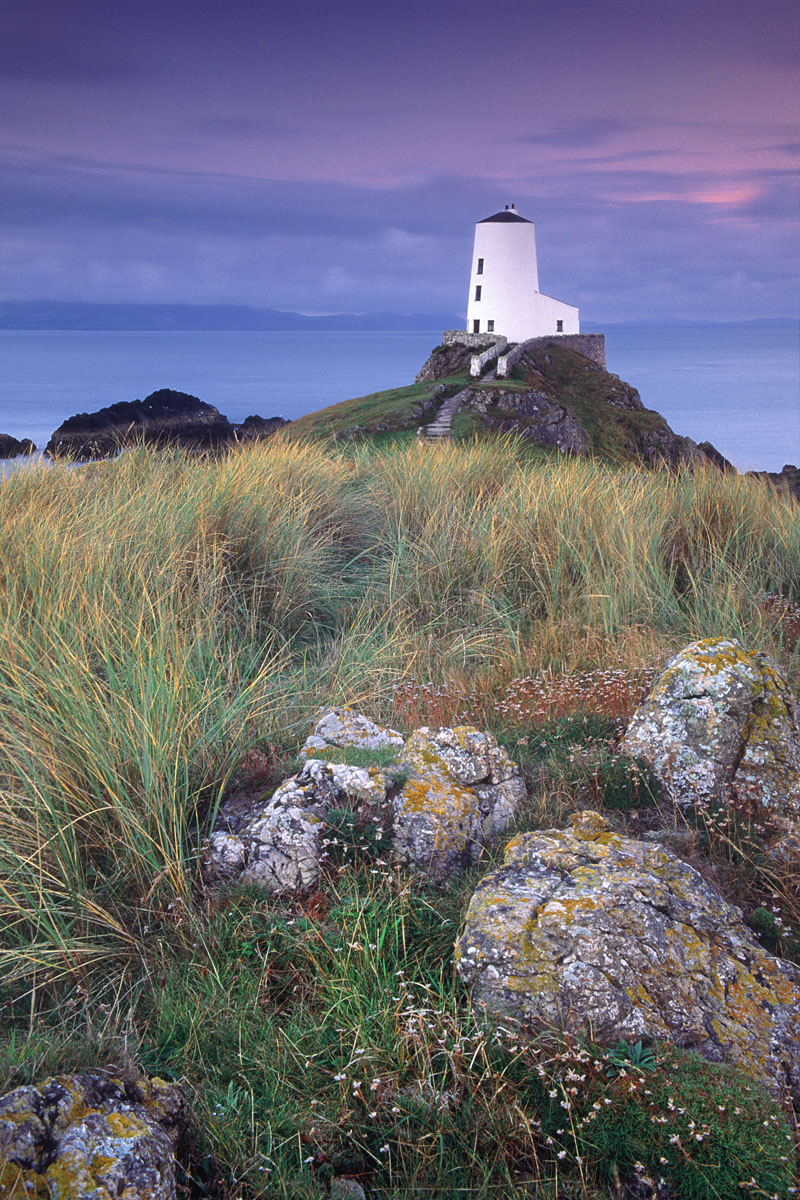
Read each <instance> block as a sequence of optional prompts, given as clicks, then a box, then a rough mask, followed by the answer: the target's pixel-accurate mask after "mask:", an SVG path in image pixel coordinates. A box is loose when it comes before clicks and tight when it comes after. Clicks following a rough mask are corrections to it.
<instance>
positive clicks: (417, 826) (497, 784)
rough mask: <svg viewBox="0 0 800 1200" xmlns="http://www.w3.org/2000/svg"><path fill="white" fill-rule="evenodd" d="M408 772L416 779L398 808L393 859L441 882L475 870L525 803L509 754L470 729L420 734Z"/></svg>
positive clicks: (407, 753)
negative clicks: (484, 852)
mask: <svg viewBox="0 0 800 1200" xmlns="http://www.w3.org/2000/svg"><path fill="white" fill-rule="evenodd" d="M400 765H401V766H403V767H405V768H407V769H408V770H409V771H410V772H411V777H410V778H409V779H408V781H407V782H406V783H405V784H404V786H403V787H402V788H401V790H400V792H399V793H398V795H396V796H395V797H394V799H393V801H392V809H393V816H392V834H393V842H392V852H393V854H394V856H395V858H396V859H398V860H399V861H401V862H404V863H407V864H408V865H410V866H413V867H415V868H416V869H417V870H419V871H422V872H423V873H424V874H425V875H426V876H427V877H428V878H429V879H430V880H431V881H432V882H433V883H438V884H441V883H446V882H447V881H448V880H450V879H451V878H452V877H453V876H454V875H456V874H458V873H459V872H461V871H463V870H464V869H465V868H466V867H468V866H470V865H471V864H472V863H474V862H475V861H476V860H477V859H478V858H479V856H480V854H481V852H482V850H483V849H484V847H485V846H487V845H488V844H489V843H490V842H491V841H492V840H493V839H494V838H496V837H497V836H498V835H499V834H501V833H502V832H503V831H504V830H505V829H507V828H508V826H509V825H510V824H511V822H512V821H513V820H514V817H515V816H516V814H517V812H518V810H519V808H520V806H521V804H522V802H523V801H524V799H525V783H524V780H523V779H522V776H521V775H520V772H519V769H518V768H517V767H516V765H515V764H514V763H513V762H512V761H511V759H510V758H509V756H508V754H507V753H506V752H505V750H503V748H502V747H501V746H498V744H497V742H496V741H495V740H494V738H493V737H492V736H491V734H488V733H481V732H480V731H479V730H478V729H474V728H473V727H472V726H470V725H460V726H456V728H454V729H450V728H446V727H444V728H440V729H428V728H426V727H424V726H423V727H422V728H421V729H417V730H416V731H415V732H414V733H413V734H412V735H411V737H410V738H409V739H408V742H407V743H406V747H405V750H404V752H403V755H402V757H401V759H400Z"/></svg>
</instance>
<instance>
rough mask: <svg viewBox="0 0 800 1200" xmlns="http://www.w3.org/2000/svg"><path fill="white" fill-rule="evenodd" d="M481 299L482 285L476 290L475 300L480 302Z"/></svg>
mask: <svg viewBox="0 0 800 1200" xmlns="http://www.w3.org/2000/svg"><path fill="white" fill-rule="evenodd" d="M480 298H481V285H480V284H478V286H477V287H476V288H475V299H476V300H480Z"/></svg>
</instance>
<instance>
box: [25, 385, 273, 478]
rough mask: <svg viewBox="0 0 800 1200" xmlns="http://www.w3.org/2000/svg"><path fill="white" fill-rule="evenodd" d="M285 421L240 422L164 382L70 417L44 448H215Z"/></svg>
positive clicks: (72, 451) (70, 453)
mask: <svg viewBox="0 0 800 1200" xmlns="http://www.w3.org/2000/svg"><path fill="white" fill-rule="evenodd" d="M287 423H288V422H286V421H285V420H284V418H283V417H258V416H250V417H247V418H246V420H245V421H243V422H242V424H240V425H236V424H233V423H232V422H231V421H229V420H228V418H227V417H226V416H223V414H222V413H220V411H219V409H217V408H214V406H213V405H211V404H206V403H205V402H204V401H203V400H200V399H199V398H198V397H197V396H191V395H189V394H188V393H186V392H176V391H173V390H172V389H171V388H162V389H161V390H160V391H157V392H151V394H150V395H149V396H147V397H145V399H144V400H131V401H121V402H119V403H117V404H111V405H109V406H108V407H107V408H101V409H99V410H98V411H97V412H93V413H77V414H76V415H75V416H72V417H69V418H68V419H67V420H66V421H64V422H63V423H62V424H61V425H59V427H58V429H56V431H55V432H54V433H53V435H52V437H51V438H50V440H49V442H48V443H47V445H46V447H45V454H47V455H49V456H50V457H51V458H69V459H73V460H78V459H82V460H85V459H97V458H110V457H113V455H115V454H118V453H119V451H120V450H122V449H124V448H126V447H128V446H133V445H137V444H142V443H144V444H146V445H148V446H155V447H162V448H163V447H165V446H182V447H184V448H185V449H187V450H190V451H194V452H208V451H217V450H220V449H223V448H225V447H229V446H232V445H236V444H238V443H241V442H247V441H253V440H256V439H261V438H264V437H269V436H270V434H272V433H274V432H275V430H276V429H280V428H281V427H282V426H283V425H285V424H287Z"/></svg>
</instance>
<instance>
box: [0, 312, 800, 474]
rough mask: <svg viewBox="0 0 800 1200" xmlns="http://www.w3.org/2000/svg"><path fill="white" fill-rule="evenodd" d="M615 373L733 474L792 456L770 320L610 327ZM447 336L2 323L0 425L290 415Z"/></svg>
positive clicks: (400, 369)
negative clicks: (170, 395) (152, 410)
mask: <svg viewBox="0 0 800 1200" xmlns="http://www.w3.org/2000/svg"><path fill="white" fill-rule="evenodd" d="M605 333H606V350H607V355H608V365H609V369H610V370H612V371H614V372H616V373H617V374H618V375H620V376H621V377H622V378H623V379H626V380H628V382H630V383H632V384H633V385H634V386H635V387H637V388H638V389H639V391H640V393H641V396H642V399H643V401H644V403H645V404H646V405H647V407H648V408H655V409H657V410H658V411H659V412H661V413H662V414H663V415H664V416H665V417H666V419H667V420H668V421H669V423H670V424H671V425H672V427H673V429H675V430H676V432H678V433H682V434H688V435H689V436H690V437H693V438H695V440H696V441H703V440H708V441H711V442H713V443H714V444H715V445H716V446H717V448H718V449H719V450H721V451H722V453H723V454H725V455H726V457H728V458H730V459H731V460H732V461H733V462H734V463H735V464H736V466H737V467H739V468H740V469H741V470H745V469H748V468H760V469H765V470H775V469H780V467H781V466H782V465H783V464H784V463H785V462H798V461H800V405H799V403H798V388H799V384H798V348H797V334H796V330H795V329H794V327H793V326H792V324H791V322H785V323H774V324H773V323H770V324H768V325H764V326H759V327H755V326H747V325H742V326H734V325H707V326H686V327H653V328H645V327H634V326H607V327H606V328H605ZM440 336H441V332H440V331H439V330H433V331H431V332H430V333H416V332H415V333H339V332H336V333H325V332H323V333H318V332H305V331H304V332H296V333H281V334H278V333H139V332H137V333H119V332H108V333H106V332H80V333H73V332H39V331H36V332H18V331H5V330H2V331H0V432H2V433H11V434H13V435H14V436H15V437H30V438H32V439H33V441H34V442H36V444H37V445H39V446H44V444H45V443H46V442H47V440H48V438H49V436H50V434H51V433H52V431H53V430H54V429H55V428H56V427H57V426H58V425H59V424H60V423H61V422H62V421H63V420H65V419H66V417H68V416H71V415H72V414H73V413H76V412H90V411H94V410H95V409H98V408H102V407H103V406H105V405H107V404H113V403H114V402H115V401H118V400H135V399H136V398H137V397H138V398H144V397H145V396H146V395H148V393H150V392H153V391H155V390H156V389H157V388H162V387H171V388H176V389H177V390H179V391H183V392H190V393H192V394H193V395H195V396H199V397H200V398H201V400H205V401H207V402H208V403H209V404H213V405H215V406H216V407H217V408H218V409H220V411H221V412H223V413H225V415H226V416H228V417H229V418H230V419H231V420H233V421H241V420H243V419H244V418H245V417H246V416H248V415H249V414H250V413H258V414H260V415H261V416H273V415H279V416H283V417H298V416H301V415H302V414H303V413H306V412H313V411H314V410H315V409H318V408H322V407H324V406H325V405H327V404H335V403H337V402H338V401H340V400H346V399H349V398H350V397H351V396H360V395H365V394H367V393H368V392H374V391H380V390H382V389H384V388H390V387H397V386H401V385H403V384H405V383H410V382H411V381H412V380H413V378H414V375H415V374H416V372H417V371H418V369H419V367H420V366H421V364H422V363H423V361H424V360H425V358H426V357H427V355H428V353H429V351H430V350H431V348H432V347H433V346H434V345H435V344H436V343H437V342H438V341H439V340H440Z"/></svg>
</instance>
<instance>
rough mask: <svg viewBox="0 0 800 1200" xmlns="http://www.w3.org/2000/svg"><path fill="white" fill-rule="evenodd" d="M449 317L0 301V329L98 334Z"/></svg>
mask: <svg viewBox="0 0 800 1200" xmlns="http://www.w3.org/2000/svg"><path fill="white" fill-rule="evenodd" d="M463 323H464V322H463V319H462V318H461V317H459V316H458V315H457V314H455V313H446V312H438V313H391V312H383V313H366V314H365V313H328V314H324V313H323V314H311V315H309V314H307V313H298V312H283V311H281V310H280V309H277V308H251V307H248V306H246V305H239V304H88V303H87V304H85V303H82V302H79V301H51V300H0V329H15V330H53V331H56V330H58V331H60V332H65V331H69V330H80V331H87V332H97V333H100V332H102V331H103V330H108V331H113V332H128V331H129V332H134V333H135V332H142V333H157V332H159V331H163V332H170V333H180V332H186V333H201V332H204V331H207V332H216V331H218V332H222V333H252V332H255V333H258V332H264V333H280V332H281V331H287V332H289V331H295V330H300V331H305V330H308V331H315V330H331V331H334V332H335V331H353V332H369V331H372V330H374V331H379V332H394V331H398V332H403V331H409V330H429V329H450V328H454V327H457V326H459V325H463Z"/></svg>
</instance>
